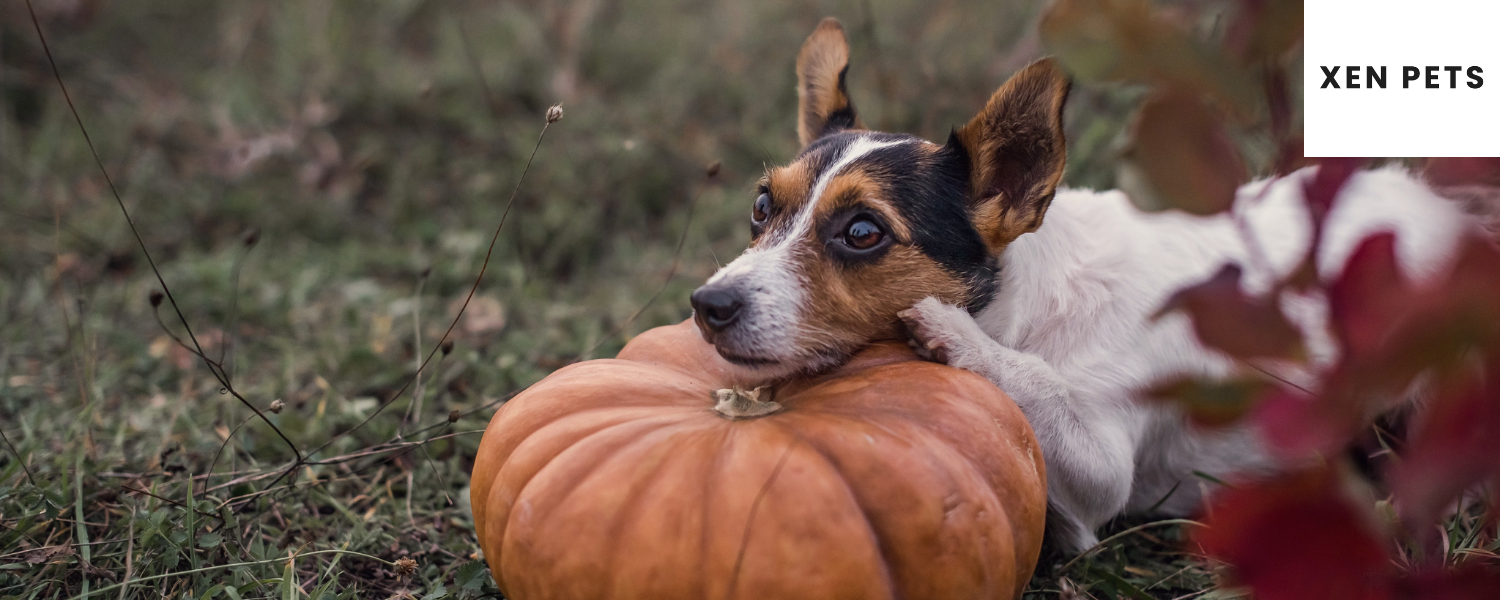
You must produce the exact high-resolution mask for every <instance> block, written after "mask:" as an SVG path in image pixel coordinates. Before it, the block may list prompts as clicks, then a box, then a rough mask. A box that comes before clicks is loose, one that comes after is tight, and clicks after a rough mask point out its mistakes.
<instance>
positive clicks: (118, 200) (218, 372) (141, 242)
mask: <svg viewBox="0 0 1500 600" xmlns="http://www.w3.org/2000/svg"><path fill="white" fill-rule="evenodd" d="M26 10H27V12H29V13H30V15H31V26H32V27H33V28H35V29H36V37H37V40H38V41H40V42H41V45H42V52H43V53H45V54H46V55H47V64H49V65H51V67H52V76H53V77H54V78H56V79H57V87H58V89H60V90H62V95H63V99H64V100H66V101H67V103H68V110H69V111H70V112H72V113H73V120H74V121H75V122H77V123H78V131H79V132H80V133H82V134H83V141H84V143H85V145H87V146H88V148H89V154H90V155H92V156H93V158H94V164H95V165H98V167H99V173H100V174H102V175H103V176H104V181H105V183H107V184H108V185H109V191H110V194H111V195H113V196H114V199H115V204H116V205H118V206H119V207H120V213H121V214H122V215H124V217H125V224H126V225H128V226H129V228H130V233H131V235H132V236H134V237H135V243H136V245H137V246H139V247H140V249H141V254H142V255H144V256H145V257H146V264H148V265H150V266H151V273H152V274H153V275H155V276H156V282H157V283H158V284H160V285H161V290H162V293H163V294H165V295H166V298H167V301H168V302H170V303H171V304H172V310H173V311H174V312H176V313H177V319H178V321H180V322H181V323H182V328H183V329H184V330H185V331H186V332H187V335H188V339H189V340H192V342H193V351H194V354H196V355H197V356H198V357H199V358H201V359H202V360H203V362H204V364H205V365H207V366H208V370H209V371H210V372H211V373H213V374H214V377H215V378H217V379H218V380H219V384H220V385H222V386H223V387H224V390H225V391H226V392H228V393H230V394H232V395H234V397H235V399H237V400H239V401H240V403H242V404H244V405H245V406H246V407H248V408H249V409H250V410H251V411H254V412H255V415H256V416H258V417H260V418H261V420H262V421H265V423H266V424H267V425H269V426H270V427H271V429H272V430H273V431H275V432H276V435H278V436H280V437H281V440H282V441H283V442H286V445H287V447H289V448H291V449H292V453H293V454H295V455H296V456H297V462H298V463H299V464H300V463H301V462H302V451H301V450H299V449H298V448H297V445H296V444H294V443H292V440H291V438H288V437H287V436H286V434H285V433H283V432H282V431H281V428H280V427H277V426H276V423H274V422H272V421H271V419H269V418H268V417H266V415H265V414H264V413H262V412H261V411H260V409H259V408H257V407H256V406H255V405H254V404H252V403H251V402H250V401H249V400H247V399H245V397H244V396H241V395H240V394H239V392H236V391H235V390H234V386H233V385H231V384H230V382H229V379H228V377H227V376H226V374H225V373H224V372H223V370H222V367H221V366H219V365H217V364H216V363H215V362H214V361H213V360H212V359H210V358H208V355H207V354H205V353H204V352H203V345H202V344H200V343H199V342H198V337H197V336H195V335H193V328H192V326H191V325H189V324H188V320H187V317H186V316H185V315H183V314H182V308H181V307H179V306H178V305H177V298H176V297H175V296H173V295H172V289H171V288H170V287H168V286H167V280H166V278H164V277H162V274H161V269H159V268H158V267H157V266H156V259H154V258H152V256H151V251H150V250H149V249H148V248H147V247H146V240H145V238H143V237H141V232H140V229H138V228H137V227H136V226H135V220H134V219H132V218H131V217H130V210H129V209H127V208H126V207H125V200H124V199H123V198H122V197H121V196H120V190H119V189H118V188H117V187H116V186H115V181H114V179H113V178H111V177H110V176H109V170H108V169H106V168H104V160H103V159H101V158H99V151H98V150H97V149H96V148H95V147H94V140H93V138H92V137H90V136H89V130H88V128H87V127H84V125H83V117H81V116H79V114H78V108H77V107H76V106H74V105H73V97H72V96H71V95H69V94H68V86H67V85H66V84H64V83H63V79H62V71H61V70H59V69H58V68H57V61H56V60H55V59H54V58H53V57H52V48H51V47H50V46H48V45H47V36H46V35H44V34H43V33H42V24H41V22H40V21H38V20H37V17H36V9H35V8H34V7H33V6H32V4H31V0H26Z"/></svg>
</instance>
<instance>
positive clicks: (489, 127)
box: [0, 0, 1459, 599]
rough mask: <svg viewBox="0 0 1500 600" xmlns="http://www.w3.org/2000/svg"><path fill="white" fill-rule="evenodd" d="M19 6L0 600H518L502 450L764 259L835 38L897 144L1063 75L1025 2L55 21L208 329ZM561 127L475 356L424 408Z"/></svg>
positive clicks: (1114, 573)
mask: <svg viewBox="0 0 1500 600" xmlns="http://www.w3.org/2000/svg"><path fill="white" fill-rule="evenodd" d="M25 6H26V5H25V4H24V3H23V2H21V1H20V0H11V1H8V2H5V3H3V4H0V15H3V17H4V18H3V26H0V27H3V29H0V56H3V62H0V68H3V71H0V93H3V98H4V114H3V118H0V153H3V156H0V169H3V174H4V175H3V177H0V195H3V201H0V432H3V433H4V434H5V436H6V438H5V441H4V445H5V446H6V447H5V448H3V449H0V456H3V458H0V598H25V599H32V598H70V597H76V596H77V595H80V594H84V593H88V592H95V593H99V594H101V595H102V596H104V597H119V598H125V597H145V596H151V597H156V595H158V594H160V595H161V596H163V597H167V596H170V597H194V598H210V597H212V598H232V599H239V598H264V597H272V596H279V597H283V598H300V597H313V598H319V597H340V598H345V597H393V596H395V597H399V596H402V595H403V594H405V595H410V596H412V597H417V598H440V597H445V596H448V597H457V598H465V597H479V596H482V595H486V594H488V595H494V594H495V593H496V590H494V588H493V584H492V583H491V582H490V580H489V578H488V574H487V571H486V570H485V569H484V567H483V565H482V562H480V561H479V560H478V559H479V555H478V547H477V544H476V542H475V538H474V533H473V530H472V523H471V521H470V517H469V509H468V506H467V505H466V503H467V501H468V490H467V480H468V471H469V468H470V466H471V462H472V456H473V454H474V451H475V448H476V446H477V444H478V441H479V435H478V434H479V432H480V431H481V430H482V429H483V427H484V425H485V423H486V422H487V420H488V418H489V416H490V415H491V414H493V411H494V408H495V407H496V406H497V405H498V404H499V403H500V402H502V401H503V400H504V399H505V398H507V397H508V396H509V395H510V394H512V393H513V392H514V391H516V390H518V389H520V388H522V387H524V386H525V385H527V384H529V383H531V382H534V381H536V380H537V379H539V378H541V377H543V376H545V375H546V374H547V373H548V372H550V371H551V370H553V369H555V368H557V367H558V366H561V365H562V364H566V363H567V362H569V361H571V360H573V359H575V358H577V357H580V356H582V357H590V356H608V355H612V354H613V353H614V352H615V351H616V350H617V349H618V348H619V347H620V346H621V344H622V343H623V341H624V340H625V339H626V338H628V336H630V335H632V334H635V333H638V332H640V331H643V330H645V329H647V328H649V327H653V326H657V325H662V324H667V323H671V322H675V321H677V320H680V319H682V318H684V317H686V316H687V315H688V312H689V309H688V307H687V303H686V297H687V293H688V292H689V291H690V290H691V289H692V288H693V287H695V285H696V284H697V283H699V282H701V281H702V280H703V279H705V278H706V277H707V276H708V275H709V274H710V273H712V272H713V270H714V269H715V268H716V266H717V264H719V263H722V262H724V261H726V260H728V259H729V258H732V257H733V256H735V255H736V254H738V252H739V251H740V250H741V249H742V248H743V247H744V245H745V243H746V241H747V239H748V228H747V227H746V226H745V223H744V220H745V213H746V207H747V204H748V202H749V190H750V185H751V183H752V182H753V181H754V180H755V179H756V178H757V177H758V176H759V173H760V171H761V169H762V165H764V164H767V163H776V162H782V161H785V160H787V159H788V158H789V157H791V156H792V154H793V153H794V152H795V150H796V140H795V134H794V123H795V111H794V108H795V94H794V93H793V87H792V60H793V56H794V53H795V51H796V49H797V47H798V46H799V45H800V42H801V40H802V38H803V36H805V35H806V33H807V32H808V31H810V30H811V29H812V27H813V25H814V24H815V23H816V22H817V20H818V19H819V18H821V17H822V16H824V15H827V14H832V15H836V16H839V17H840V18H842V19H843V20H844V23H845V25H846V27H847V28H848V29H849V31H850V36H851V41H852V44H853V54H854V63H853V67H852V68H851V72H850V77H849V81H850V85H851V88H852V94H853V96H854V98H855V102H856V104H857V106H858V107H859V109H860V111H861V113H862V114H863V115H864V118H865V119H866V120H867V122H869V123H870V124H872V125H875V126H878V127H880V128H883V129H889V130H897V131H908V132H913V133H918V134H921V135H925V136H927V137H929V138H934V139H942V138H943V137H944V136H945V135H946V134H947V132H948V129H949V128H950V127H951V126H953V125H955V124H958V123H961V122H963V121H964V120H966V119H967V118H968V117H969V116H971V115H972V114H973V113H974V112H975V111H976V110H977V109H978V108H979V107H980V106H981V105H982V104H983V101H984V100H985V98H987V96H988V95H989V93H990V92H992V91H993V90H994V89H995V88H996V87H997V86H998V85H999V83H1000V82H1002V81H1003V79H1004V77H1005V76H1006V75H1008V74H1009V73H1010V72H1011V71H1013V70H1014V69H1016V68H1018V67H1019V66H1022V65H1024V64H1025V63H1026V62H1027V61H1028V60H1029V59H1031V58H1033V57H1034V56H1036V55H1037V53H1038V52H1039V50H1038V48H1037V43H1036V40H1035V38H1034V37H1032V36H1033V34H1032V33H1031V32H1032V31H1033V30H1034V27H1033V25H1034V20H1035V16H1036V13H1037V10H1038V8H1039V3H1038V2H1034V1H1030V0H1023V1H1016V2H954V3H940V4H937V5H933V4H931V3H921V2H898V1H895V0H880V1H876V0H863V1H851V2H812V3H741V2H731V1H729V0H719V1H714V2H707V3H703V2H688V1H687V0H646V1H643V2H636V3H630V4H629V5H628V6H627V5H626V4H625V3H620V2H608V1H605V0H592V1H580V2H574V3H571V4H567V5H558V4H545V5H544V4H540V3H537V4H529V3H486V2H478V1H477V0H463V1H453V2H439V1H436V0H401V1H392V2H379V3H365V2H354V1H352V0H303V1H297V2H291V1H284V2H257V3H206V2H197V1H192V0H167V1H158V2H151V3H144V2H101V1H97V0H80V1H79V2H75V3H63V2H38V11H39V15H40V17H41V24H42V27H43V28H44V30H45V32H46V34H47V36H48V41H49V43H50V44H51V49H52V52H53V53H54V55H55V57H56V59H57V63H58V66H59V68H60V72H61V76H62V77H63V79H64V80H65V81H66V82H67V85H68V87H69V91H70V92H71V94H72V97H73V100H74V102H75V103H76V105H77V108H78V112H79V116H80V118H81V119H82V120H83V122H84V124H85V125H86V126H87V129H88V132H89V134H90V135H91V137H92V138H93V140H94V142H95V144H97V150H98V153H99V155H100V157H101V159H102V161H103V166H104V168H105V169H106V170H107V172H108V173H109V175H110V177H111V178H112V179H113V180H114V182H115V184H117V186H118V188H119V192H120V194H121V196H120V199H121V201H122V203H123V204H124V206H125V208H126V209H128V210H129V212H130V215H131V217H132V218H133V219H134V220H135V224H136V226H137V227H139V230H140V233H141V236H142V240H143V242H144V246H145V248H146V249H147V250H149V252H150V253H151V255H152V257H153V258H154V259H155V262H156V266H157V267H159V268H160V271H161V275H162V277H163V278H164V280H165V281H166V282H167V284H168V285H169V286H170V289H171V291H172V293H173V297H174V299H175V300H174V302H175V304H176V305H177V306H179V307H180V309H181V314H182V316H183V319H182V321H179V320H178V318H177V313H176V312H175V311H174V310H173V308H172V304H173V302H167V303H164V304H163V305H162V306H160V307H153V305H152V302H151V300H150V298H151V293H152V292H153V291H156V290H158V289H159V288H160V285H159V284H158V283H157V279H156V276H155V275H154V274H153V271H152V268H151V267H150V265H148V264H147V262H146V260H145V256H144V255H143V254H142V252H141V248H140V247H138V246H137V244H136V241H135V239H134V237H133V236H132V234H131V232H130V229H129V227H128V226H127V224H126V223H125V220H124V217H123V214H122V212H121V209H120V207H119V206H117V205H116V203H115V198H114V196H113V195H112V194H111V192H110V186H109V184H108V182H106V181H105V179H104V177H103V176H102V175H101V173H100V170H99V168H98V166H96V165H95V164H94V161H93V158H92V156H91V154H90V151H89V147H88V146H87V145H86V144H85V143H84V140H83V138H82V136H80V135H79V131H78V129H77V125H76V124H75V122H74V120H73V119H74V117H73V115H72V114H71V113H70V112H69V111H68V110H67V105H66V104H65V103H64V101H63V98H62V96H61V94H60V92H59V91H58V88H57V86H56V82H55V81H54V80H53V79H52V71H51V67H50V66H49V64H48V62H47V59H46V57H45V54H44V53H43V50H42V47H41V45H40V44H39V43H38V41H37V39H36V35H35V33H34V32H33V31H32V29H31V22H30V19H29V18H28V17H27V16H26V13H25ZM1136 95H1137V94H1136V93H1135V92H1133V91H1131V90H1113V89H1094V88H1089V87H1086V86H1085V87H1080V88H1078V90H1077V91H1076V92H1075V96H1074V99H1073V102H1072V107H1071V109H1070V115H1069V123H1070V125H1069V127H1070V131H1069V136H1070V140H1071V143H1072V148H1071V149H1072V155H1071V159H1070V171H1069V174H1068V180H1069V182H1070V183H1072V184H1074V185H1088V186H1109V185H1111V184H1112V182H1113V170H1112V167H1111V164H1112V162H1111V161H1112V158H1113V154H1112V153H1113V147H1114V143H1115V140H1116V138H1117V137H1118V135H1119V132H1120V131H1121V129H1122V128H1123V124H1124V122H1125V119H1126V116H1127V115H1128V113H1129V110H1130V108H1131V107H1132V106H1133V103H1134V102H1135V99H1136ZM554 102H562V103H563V106H564V108H565V109H566V111H567V115H566V117H565V119H564V120H563V121H562V122H560V123H558V124H556V125H555V126H553V128H552V130H551V131H549V132H548V134H547V139H546V140H545V142H544V143H543V144H542V146H541V147H540V150H539V151H538V153H537V157H536V161H535V163H534V164H533V165H532V166H531V169H530V173H529V175H527V179H526V180H525V181H524V185H521V186H520V188H519V193H518V194H517V195H516V196H515V205H514V208H513V209H511V212H510V213H509V216H508V217H507V222H506V224H505V227H504V229H503V230H502V231H501V232H500V236H499V238H498V240H499V241H498V244H496V246H495V248H494V250H493V254H492V255H491V256H490V262H489V265H488V268H487V272H486V275H485V278H484V280H483V281H482V282H481V283H480V285H479V287H478V288H477V292H476V294H475V296H474V298H473V300H472V302H471V303H470V304H469V305H468V308H467V316H466V318H465V320H464V321H463V322H461V323H460V324H459V325H458V327H457V329H456V330H455V331H454V335H453V336H452V337H451V338H450V340H451V341H452V342H453V345H452V347H451V350H440V351H438V353H437V354H436V355H434V357H433V358H432V362H431V363H430V364H428V365H427V366H426V368H424V369H422V370H421V377H420V378H417V379H416V380H415V383H414V384H413V385H411V386H410V388H409V389H407V391H406V393H404V394H401V395H400V396H397V391H398V390H401V389H402V388H403V386H404V385H405V384H406V383H407V382H408V381H411V380H412V379H413V376H414V375H415V374H416V373H417V368H418V365H419V364H420V363H421V361H422V358H423V357H425V356H427V355H428V353H429V352H432V351H433V350H434V348H436V347H437V345H436V344H437V340H438V339H439V338H440V337H442V335H443V332H444V329H445V328H446V327H447V325H448V323H450V322H451V320H452V318H453V317H454V315H455V314H456V312H457V310H458V307H459V306H460V305H461V304H462V302H463V300H464V298H465V296H466V295H467V294H468V292H469V289H470V286H471V285H472V284H473V282H474V278H475V275H476V273H477V272H478V271H479V269H480V265H481V264H482V263H483V261H484V260H485V257H486V256H487V255H486V248H487V246H488V244H489V240H490V236H491V235H492V233H493V231H494V229H493V228H494V227H495V225H496V224H497V223H499V222H500V220H501V217H502V214H504V213H505V211H506V210H507V209H508V203H507V199H508V197H509V194H510V191H511V190H512V189H513V188H514V187H515V186H517V185H518V179H519V177H520V173H521V171H522V165H523V164H525V163H526V161H527V156H528V154H529V153H530V152H531V151H532V149H533V148H534V147H535V144H536V142H537V136H538V133H539V131H540V130H541V127H542V125H543V118H542V115H543V113H544V111H545V110H546V109H547V107H548V106H549V105H551V104H552V103H554ZM711 162H719V163H721V164H722V171H721V172H720V173H719V174H718V176H717V177H713V178H709V177H706V176H705V174H704V168H705V165H707V164H709V163H711ZM695 202H696V205H695V209H694V210H689V206H690V205H693V204H694V203H695ZM690 216H691V218H692V221H691V222H689V217H690ZM252 237H254V238H256V239H255V240H254V243H250V241H249V240H250V238H252ZM653 299H654V301H652V300H653ZM183 321H185V322H186V323H187V324H189V325H190V326H191V328H192V336H191V337H192V338H194V339H196V343H198V344H201V345H202V348H203V352H204V355H205V356H206V357H207V358H208V359H210V360H212V361H214V363H216V364H219V365H222V367H218V369H219V371H218V373H217V374H216V373H215V372H213V371H210V370H209V369H208V368H206V367H205V366H204V364H205V361H204V360H202V358H201V357H199V356H196V355H195V352H194V350H190V349H189V347H191V346H194V344H195V343H194V342H192V341H188V340H189V336H188V332H187V330H186V329H185V328H184V323H183ZM616 333H618V335H614V334H616ZM178 340H181V341H183V342H186V345H184V344H180V343H179V342H178ZM226 382H227V383H228V385H225V384H226ZM231 392H232V393H231ZM236 396H239V397H243V398H244V400H245V402H243V403H242V402H240V401H238V400H237V398H236ZM273 405H279V406H280V407H281V408H280V409H279V410H274V411H273V410H272V406H273ZM248 406H254V407H256V408H258V409H259V410H261V411H263V412H264V413H265V416H266V419H264V420H263V419H261V418H259V417H257V416H256V415H255V414H254V413H253V412H252V410H250V408H249V407H248ZM268 423H269V424H268ZM270 424H274V426H275V429H273V428H272V427H271V425H270ZM278 430H279V432H280V433H278ZM283 434H284V436H285V439H283V438H282V435H283ZM298 454H303V455H304V456H307V457H309V458H310V459H311V460H312V462H311V463H309V464H303V465H299V466H297V468H295V469H293V470H292V471H290V472H287V471H285V470H284V468H285V466H286V465H288V464H296V463H295V460H296V457H297V455H298ZM282 475H287V476H286V477H281V476H282ZM272 482H276V483H275V485H271V484H272ZM1133 525H1140V523H1131V524H1122V525H1120V526H1118V527H1117V529H1116V531H1125V530H1126V528H1128V527H1130V526H1133ZM1182 535H1183V526H1182V525H1162V526H1153V527H1146V528H1143V529H1141V530H1140V531H1137V532H1133V533H1129V534H1126V535H1123V536H1121V537H1119V538H1117V539H1115V540H1113V541H1111V542H1110V543H1109V544H1107V545H1106V546H1104V547H1103V548H1101V549H1100V551H1099V552H1097V553H1096V554H1094V555H1091V556H1090V557H1088V558H1085V559H1083V560H1080V561H1075V562H1072V563H1071V564H1066V565H1065V564H1064V563H1065V561H1063V560H1061V559H1053V558H1049V559H1048V560H1047V561H1044V564H1043V565H1042V568H1040V569H1039V570H1038V575H1037V577H1036V579H1035V580H1034V582H1033V588H1034V590H1035V593H1034V594H1033V595H1032V596H1033V597H1054V596H1056V595H1059V594H1062V595H1067V594H1078V595H1092V596H1094V597H1100V598H1103V597H1110V596H1125V597H1128V596H1138V595H1140V594H1144V595H1146V596H1150V597H1179V596H1183V595H1191V594H1200V593H1207V594H1208V595H1209V596H1212V595H1223V594H1229V592H1220V591H1213V585H1214V582H1215V578H1214V574H1213V573H1212V572H1211V571H1210V570H1209V569H1208V568H1207V567H1206V566H1205V565H1203V564H1202V563H1201V562H1199V561H1197V559H1195V558H1194V557H1191V556H1187V555H1184V554H1182V553H1181V549H1182V545H1181V544H1180V543H1179V542H1180V539H1181V536H1182ZM1455 537H1459V536H1455ZM404 559H410V560H412V561H415V562H414V563H413V562H405V561H404ZM1064 567H1066V568H1064ZM127 580H128V581H129V582H131V585H130V586H128V587H126V586H123V585H122V584H123V583H124V582H126V581H127ZM1064 585H1066V586H1067V587H1068V588H1069V589H1070V590H1071V591H1069V592H1067V593H1063V592H1062V590H1063V586H1064ZM1209 596H1205V597H1209Z"/></svg>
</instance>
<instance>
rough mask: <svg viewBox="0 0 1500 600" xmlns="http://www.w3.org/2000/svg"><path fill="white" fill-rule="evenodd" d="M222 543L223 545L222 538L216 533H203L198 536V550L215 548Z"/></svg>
mask: <svg viewBox="0 0 1500 600" xmlns="http://www.w3.org/2000/svg"><path fill="white" fill-rule="evenodd" d="M222 543H224V536H222V535H219V534H218V533H205V534H203V535H200V536H198V547H199V548H217V547H218V546H219V544H222Z"/></svg>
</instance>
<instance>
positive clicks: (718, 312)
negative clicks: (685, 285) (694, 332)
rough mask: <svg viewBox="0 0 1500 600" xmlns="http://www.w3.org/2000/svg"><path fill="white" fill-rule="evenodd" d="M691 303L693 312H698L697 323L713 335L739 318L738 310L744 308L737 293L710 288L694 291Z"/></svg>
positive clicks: (724, 289)
mask: <svg viewBox="0 0 1500 600" xmlns="http://www.w3.org/2000/svg"><path fill="white" fill-rule="evenodd" d="M692 302H693V310H695V311H697V312H698V322H699V323H701V324H703V326H704V327H706V328H707V329H708V330H709V331H712V332H714V333H718V332H720V331H723V330H724V328H725V327H728V326H729V325H730V324H732V323H734V321H735V319H738V318H739V316H740V308H742V307H744V306H745V302H744V301H743V300H742V299H740V294H739V292H736V291H734V290H733V289H726V288H722V287H711V286H703V287H701V288H698V289H697V290H694V291H693V296H692Z"/></svg>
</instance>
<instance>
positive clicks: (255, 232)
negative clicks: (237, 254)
mask: <svg viewBox="0 0 1500 600" xmlns="http://www.w3.org/2000/svg"><path fill="white" fill-rule="evenodd" d="M259 241H260V228H259V227H256V228H254V229H251V230H250V233H247V234H245V247H246V248H249V247H251V246H254V245H255V244H256V243H257V242H259Z"/></svg>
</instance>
